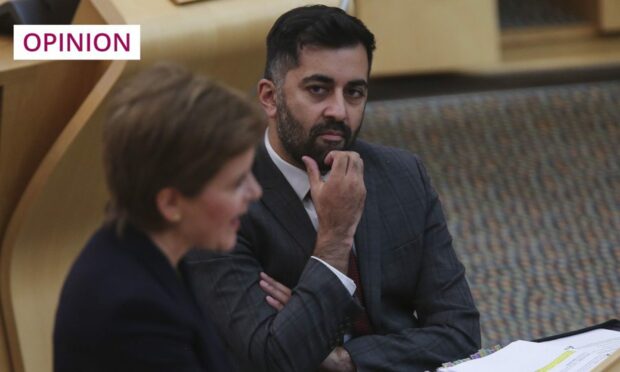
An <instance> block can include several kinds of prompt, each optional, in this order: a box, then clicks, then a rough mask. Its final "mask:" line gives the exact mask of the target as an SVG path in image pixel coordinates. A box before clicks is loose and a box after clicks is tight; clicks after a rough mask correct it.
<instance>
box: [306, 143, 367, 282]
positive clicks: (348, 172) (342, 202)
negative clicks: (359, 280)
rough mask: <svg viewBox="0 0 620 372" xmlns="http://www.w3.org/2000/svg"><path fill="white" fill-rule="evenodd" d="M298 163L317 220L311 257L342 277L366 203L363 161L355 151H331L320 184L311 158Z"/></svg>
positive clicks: (345, 270) (316, 166)
mask: <svg viewBox="0 0 620 372" xmlns="http://www.w3.org/2000/svg"><path fill="white" fill-rule="evenodd" d="M302 160H303V162H304V164H305V165H306V170H307V172H308V180H309V181H310V194H311V196H312V202H313V203H314V207H315V209H316V213H317V216H318V219H319V227H318V235H317V242H316V246H315V248H314V256H316V257H318V258H320V259H322V260H324V261H325V262H327V263H329V264H330V265H332V266H333V267H335V268H336V269H338V270H340V271H341V272H342V273H345V274H346V272H347V268H348V263H349V252H350V251H351V247H352V246H353V236H354V234H355V230H356V229H357V224H358V223H359V221H360V218H361V217H362V211H363V210H364V202H365V200H366V186H365V185H364V162H363V161H362V159H361V158H360V156H359V154H358V153H356V152H352V151H332V152H330V153H329V154H327V156H326V157H325V164H327V165H331V167H332V168H331V172H330V174H329V178H328V179H327V180H326V181H323V180H321V174H320V172H319V167H318V165H317V164H316V162H315V161H314V159H312V158H310V157H308V156H304V157H303V158H302Z"/></svg>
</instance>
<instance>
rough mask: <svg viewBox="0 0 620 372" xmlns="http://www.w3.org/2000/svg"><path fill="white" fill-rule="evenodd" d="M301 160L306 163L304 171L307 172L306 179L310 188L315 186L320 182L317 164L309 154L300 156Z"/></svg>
mask: <svg viewBox="0 0 620 372" xmlns="http://www.w3.org/2000/svg"><path fill="white" fill-rule="evenodd" d="M301 160H302V161H303V162H304V164H305V165H306V172H307V173H308V181H309V182H310V188H311V189H313V188H316V187H318V186H319V184H320V182H321V173H320V172H319V166H318V164H317V163H316V161H314V159H312V158H311V157H309V156H302V158H301Z"/></svg>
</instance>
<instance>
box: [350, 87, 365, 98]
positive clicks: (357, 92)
mask: <svg viewBox="0 0 620 372" xmlns="http://www.w3.org/2000/svg"><path fill="white" fill-rule="evenodd" d="M347 94H348V95H349V97H352V98H362V97H365V96H366V91H364V89H361V88H355V89H349V90H348V91H347Z"/></svg>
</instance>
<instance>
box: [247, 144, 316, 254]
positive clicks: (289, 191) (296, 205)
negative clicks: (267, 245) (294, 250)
mask: <svg viewBox="0 0 620 372" xmlns="http://www.w3.org/2000/svg"><path fill="white" fill-rule="evenodd" d="M254 175H255V176H256V178H257V179H258V182H259V183H260V184H261V186H262V187H263V197H262V198H261V203H263V204H264V205H265V206H266V207H267V209H269V211H270V212H271V213H272V214H273V215H274V216H275V218H276V219H277V220H278V222H279V223H280V226H281V227H282V228H283V229H284V230H286V231H287V232H288V233H289V234H290V235H291V237H292V238H293V240H294V241H295V242H296V243H297V245H298V246H299V248H300V249H301V250H302V252H303V254H304V256H305V257H309V256H311V255H312V252H313V251H314V245H315V243H316V231H315V230H314V227H313V226H312V222H311V221H310V217H308V213H307V212H306V210H305V209H304V207H303V204H302V202H301V200H299V198H298V197H297V194H295V191H293V188H292V187H291V186H290V184H289V183H288V181H287V180H286V178H284V175H282V173H281V172H280V170H279V169H278V168H277V167H276V165H275V164H274V163H273V161H272V160H271V158H270V157H269V154H268V153H267V149H266V148H265V145H264V144H261V145H260V146H259V147H258V149H257V151H256V162H255V164H254Z"/></svg>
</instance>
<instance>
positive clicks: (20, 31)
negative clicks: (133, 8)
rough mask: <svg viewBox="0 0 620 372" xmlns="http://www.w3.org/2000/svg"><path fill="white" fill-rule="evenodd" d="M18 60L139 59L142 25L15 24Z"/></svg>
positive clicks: (14, 36) (16, 57) (16, 55)
mask: <svg viewBox="0 0 620 372" xmlns="http://www.w3.org/2000/svg"><path fill="white" fill-rule="evenodd" d="M13 59H15V60H69V59H76V60H114V59H118V60H139V59H140V25H15V26H13Z"/></svg>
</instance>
